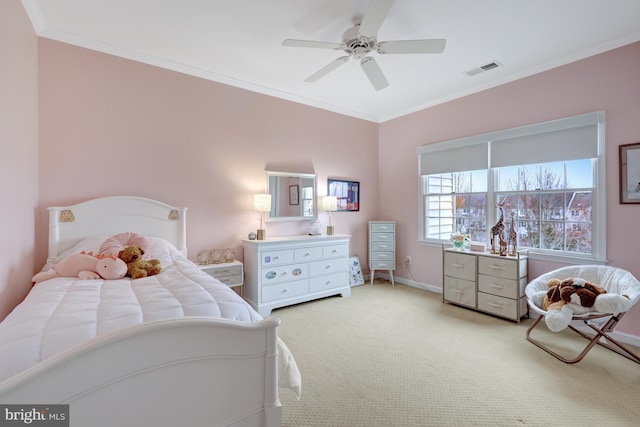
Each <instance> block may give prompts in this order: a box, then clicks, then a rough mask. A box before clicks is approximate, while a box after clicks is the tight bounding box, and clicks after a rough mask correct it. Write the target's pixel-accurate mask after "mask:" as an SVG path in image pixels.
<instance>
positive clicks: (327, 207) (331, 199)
mask: <svg viewBox="0 0 640 427" xmlns="http://www.w3.org/2000/svg"><path fill="white" fill-rule="evenodd" d="M322 210H324V211H327V212H329V225H327V235H328V236H331V235H332V234H333V225H331V212H335V211H337V210H338V198H337V197H336V196H324V197H323V198H322Z"/></svg>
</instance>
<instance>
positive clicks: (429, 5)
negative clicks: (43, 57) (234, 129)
mask: <svg viewBox="0 0 640 427" xmlns="http://www.w3.org/2000/svg"><path fill="white" fill-rule="evenodd" d="M372 1H376V0H372ZM22 2H23V4H24V6H25V9H26V10H27V13H28V15H29V18H30V19H31V22H32V23H33V25H34V28H35V30H36V32H37V34H38V35H39V36H41V37H45V38H49V39H54V40H58V41H61V42H65V43H70V44H73V45H77V46H81V47H85V48H89V49H93V50H97V51H101V52H105V53H109V54H113V55H117V56H120V57H124V58H129V59H132V60H135V61H140V62H144V63H147V64H152V65H156V66H159V67H163V68H167V69H171V70H175V71H179V72H182V73H186V74H190V75H194V76H198V77H201V78H205V79H209V80H213V81H217V82H221V83H224V84H229V85H232V86H236V87H240V88H244V89H247V90H251V91H255V92H259V93H263V94H267V95H271V96H275V97H279V98H283V99H287V100H291V101H295V102H299V103H302V104H306V105H311V106H315V107H318V108H322V109H325V110H330V111H334V112H338V113H341V114H346V115H349V116H353V117H358V118H362V119H365V120H369V121H373V122H384V121H386V120H389V119H392V118H395V117H399V116H402V115H405V114H408V113H411V112H414V111H417V110H420V109H423V108H426V107H430V106H433V105H437V104H440V103H443V102H446V101H449V100H452V99H455V98H458V97H461V96H465V95H468V94H471V93H474V92H478V91H481V90H484V89H487V88H490V87H493V86H497V85H500V84H503V83H506V82H509V81H513V80H516V79H519V78H522V77H526V76H528V75H531V74H535V73H538V72H541V71H544V70H547V69H550V68H554V67H557V66H560V65H564V64H567V63H569V62H573V61H576V60H579V59H582V58H585V57H588V56H592V55H594V54H598V53H601V52H604V51H607V50H610V49H613V48H616V47H619V46H623V45H625V44H629V43H633V42H636V41H639V40H640V1H638V0H607V1H603V0H560V1H559V0H483V1H478V0H455V1H447V0H396V2H395V4H394V5H393V6H392V7H391V9H390V10H389V12H388V14H387V18H386V19H385V20H384V21H383V23H382V26H381V27H380V29H379V31H378V40H408V39H430V38H445V39H447V44H446V48H445V50H444V52H443V53H442V54H406V55H380V54H378V53H376V52H375V51H374V52H373V53H371V55H370V56H373V57H374V58H375V59H376V61H377V62H378V64H379V66H380V68H381V69H382V71H383V72H384V74H385V76H386V78H387V80H388V81H389V86H388V87H387V88H385V89H382V90H380V91H376V90H375V89H374V88H373V87H372V85H371V83H370V82H369V80H368V79H367V77H366V75H365V74H364V72H363V69H362V68H361V67H360V64H359V62H356V61H349V62H347V63H345V64H344V65H342V66H341V67H339V68H338V69H336V70H335V71H333V72H332V73H330V74H328V75H326V76H325V77H323V78H321V79H320V80H318V81H317V82H315V83H306V82H305V81H304V80H305V79H306V78H307V77H309V76H310V75H312V74H313V73H315V72H316V71H318V70H319V69H321V68H322V67H324V66H325V65H327V64H328V63H330V62H331V61H333V60H335V59H336V58H338V57H340V56H343V55H344V53H343V52H341V51H334V50H329V49H313V48H300V47H283V46H281V43H282V41H283V40H284V39H287V38H291V39H305V40H320V41H327V42H336V43H340V42H341V40H342V33H343V32H344V31H345V30H347V29H348V28H349V27H351V26H352V19H353V18H354V16H356V15H360V16H362V15H363V14H365V12H366V11H367V7H368V4H369V0H108V1H107V0H22ZM492 62H495V63H498V64H499V65H500V66H499V67H497V68H494V69H492V70H490V71H486V72H481V73H479V74H476V75H474V76H470V75H469V74H468V73H467V72H468V71H470V70H473V69H477V68H478V67H481V66H483V65H486V64H489V63H492Z"/></svg>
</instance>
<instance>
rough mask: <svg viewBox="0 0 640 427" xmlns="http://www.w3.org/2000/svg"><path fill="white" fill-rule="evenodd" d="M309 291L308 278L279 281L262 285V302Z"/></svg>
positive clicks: (295, 295)
mask: <svg viewBox="0 0 640 427" xmlns="http://www.w3.org/2000/svg"><path fill="white" fill-rule="evenodd" d="M308 293H309V281H308V280H295V281H293V282H286V283H279V284H275V285H269V286H263V287H262V298H261V302H272V301H277V300H281V299H287V298H292V297H297V296H299V295H305V294H308Z"/></svg>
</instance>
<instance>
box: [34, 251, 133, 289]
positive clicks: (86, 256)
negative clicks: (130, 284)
mask: <svg viewBox="0 0 640 427" xmlns="http://www.w3.org/2000/svg"><path fill="white" fill-rule="evenodd" d="M125 274H127V265H126V264H125V262H124V261H122V260H121V259H118V258H116V256H115V255H114V256H108V255H97V256H94V255H93V253H92V252H89V253H85V252H84V251H83V252H81V253H78V254H74V255H70V256H68V257H66V258H65V259H63V260H62V261H60V262H59V263H57V264H53V266H52V268H51V270H48V271H42V272H40V273H38V274H36V275H35V276H33V278H32V279H31V280H32V281H33V282H34V283H39V282H42V281H44V280H48V279H52V278H54V277H77V278H79V279H100V278H102V279H105V280H115V279H122V278H123V277H124V276H125Z"/></svg>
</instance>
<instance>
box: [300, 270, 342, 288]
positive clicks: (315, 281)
mask: <svg viewBox="0 0 640 427" xmlns="http://www.w3.org/2000/svg"><path fill="white" fill-rule="evenodd" d="M348 280H349V278H348V276H347V273H346V272H342V273H334V274H328V275H325V276H318V277H312V278H311V280H310V281H309V288H310V291H311V292H319V291H324V290H327V289H333V288H337V287H340V286H343V285H344V283H345V282H346V281H348Z"/></svg>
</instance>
